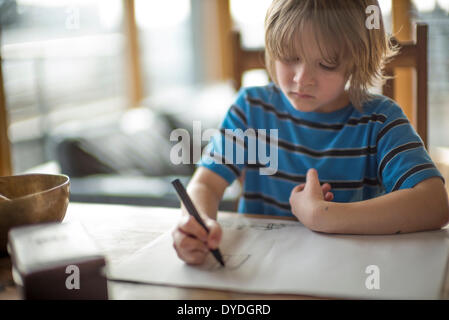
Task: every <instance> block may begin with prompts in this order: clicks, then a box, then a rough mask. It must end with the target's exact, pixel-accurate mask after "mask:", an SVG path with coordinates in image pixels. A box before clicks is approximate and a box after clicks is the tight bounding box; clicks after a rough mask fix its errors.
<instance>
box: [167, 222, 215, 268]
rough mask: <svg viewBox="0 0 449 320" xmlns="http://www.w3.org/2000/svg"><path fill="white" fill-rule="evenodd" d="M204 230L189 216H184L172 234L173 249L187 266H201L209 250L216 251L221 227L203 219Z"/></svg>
mask: <svg viewBox="0 0 449 320" xmlns="http://www.w3.org/2000/svg"><path fill="white" fill-rule="evenodd" d="M204 222H205V224H206V225H207V227H208V229H209V234H208V233H207V232H206V230H205V229H204V228H203V227H202V226H201V225H200V224H199V223H198V222H197V221H196V220H195V219H194V218H193V217H192V216H190V215H186V216H184V217H183V218H182V219H181V220H180V222H179V223H178V225H177V227H176V228H175V229H174V230H173V232H172V237H173V247H174V248H175V250H176V253H177V254H178V257H179V258H180V259H182V260H183V261H185V262H186V263H188V264H202V263H203V262H204V260H205V259H206V256H207V255H208V253H209V249H216V248H217V247H218V245H219V243H220V241H221V235H222V231H221V227H220V225H219V224H218V223H217V222H216V221H215V220H213V219H210V218H204Z"/></svg>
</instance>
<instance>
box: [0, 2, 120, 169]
mask: <svg viewBox="0 0 449 320" xmlns="http://www.w3.org/2000/svg"><path fill="white" fill-rule="evenodd" d="M0 6H1V9H0V14H1V16H0V19H1V22H2V30H1V53H2V58H3V73H4V82H5V92H6V103H7V111H8V115H9V123H10V127H9V137H10V139H11V143H12V157H13V167H14V172H15V173H19V172H23V171H24V170H26V169H28V168H30V167H33V166H35V165H37V164H40V163H43V162H45V161H48V160H51V159H50V158H51V155H50V154H49V153H48V150H47V146H48V143H49V138H50V135H51V131H52V130H53V129H54V128H55V127H57V126H58V125H60V124H61V123H64V122H66V121H70V120H74V119H83V118H92V117H93V116H95V115H102V114H105V113H109V112H111V111H114V110H118V109H121V108H124V107H125V105H124V98H125V97H124V96H125V92H124V90H125V86H124V85H123V83H124V79H123V74H124V66H123V60H124V58H123V57H122V56H123V35H122V32H121V21H122V8H121V1H120V0H66V1H60V0H40V1H34V0H5V1H1V2H0Z"/></svg>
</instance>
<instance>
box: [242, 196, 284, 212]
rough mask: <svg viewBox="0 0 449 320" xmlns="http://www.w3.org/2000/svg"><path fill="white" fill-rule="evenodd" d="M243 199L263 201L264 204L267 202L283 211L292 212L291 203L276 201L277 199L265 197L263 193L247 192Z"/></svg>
mask: <svg viewBox="0 0 449 320" xmlns="http://www.w3.org/2000/svg"><path fill="white" fill-rule="evenodd" d="M243 198H244V199H248V200H262V201H264V202H267V203H269V204H271V205H274V206H276V207H278V208H280V209H282V210H287V211H291V207H290V204H289V203H282V202H279V201H276V200H275V199H273V198H271V197H269V196H267V195H264V194H262V193H259V192H254V193H253V192H245V193H243Z"/></svg>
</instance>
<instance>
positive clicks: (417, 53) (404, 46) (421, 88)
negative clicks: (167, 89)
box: [231, 23, 428, 148]
mask: <svg viewBox="0 0 449 320" xmlns="http://www.w3.org/2000/svg"><path fill="white" fill-rule="evenodd" d="M427 38H428V26H427V25H426V24H423V23H419V24H416V28H415V40H413V41H408V42H398V41H396V40H394V39H393V43H395V44H397V45H399V47H400V51H399V54H398V55H397V56H396V57H395V58H394V59H393V60H391V61H390V62H389V63H388V64H387V65H386V67H385V74H386V75H388V76H392V77H394V75H395V73H394V70H395V68H398V67H412V68H414V69H415V71H416V81H415V83H414V87H415V88H414V90H413V92H410V94H413V96H414V97H413V101H414V106H413V117H412V119H410V121H411V123H412V124H413V125H414V127H415V129H416V131H417V132H418V134H419V135H420V136H421V139H422V140H423V142H424V145H425V147H426V148H427V143H428V139H427V104H428V102H427V100H428V98H427V95H428V90H427V77H428V75H427V73H428V71H427ZM231 41H232V49H233V61H234V62H233V65H234V69H233V80H234V86H235V89H237V90H238V89H239V88H240V87H241V85H242V77H243V73H244V72H245V71H248V70H253V69H264V68H265V62H264V49H246V48H242V46H241V39H240V33H239V32H238V31H233V32H232V40H231ZM394 80H395V79H394V78H393V79H390V80H387V81H386V83H385V84H384V85H383V87H382V93H383V94H384V95H385V96H388V97H390V98H392V99H394Z"/></svg>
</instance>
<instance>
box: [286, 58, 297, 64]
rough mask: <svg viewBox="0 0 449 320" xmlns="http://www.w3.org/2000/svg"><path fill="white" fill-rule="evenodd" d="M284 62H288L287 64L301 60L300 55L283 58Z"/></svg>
mask: <svg viewBox="0 0 449 320" xmlns="http://www.w3.org/2000/svg"><path fill="white" fill-rule="evenodd" d="M282 62H284V63H287V64H292V63H297V62H299V58H298V57H293V58H284V59H282Z"/></svg>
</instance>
